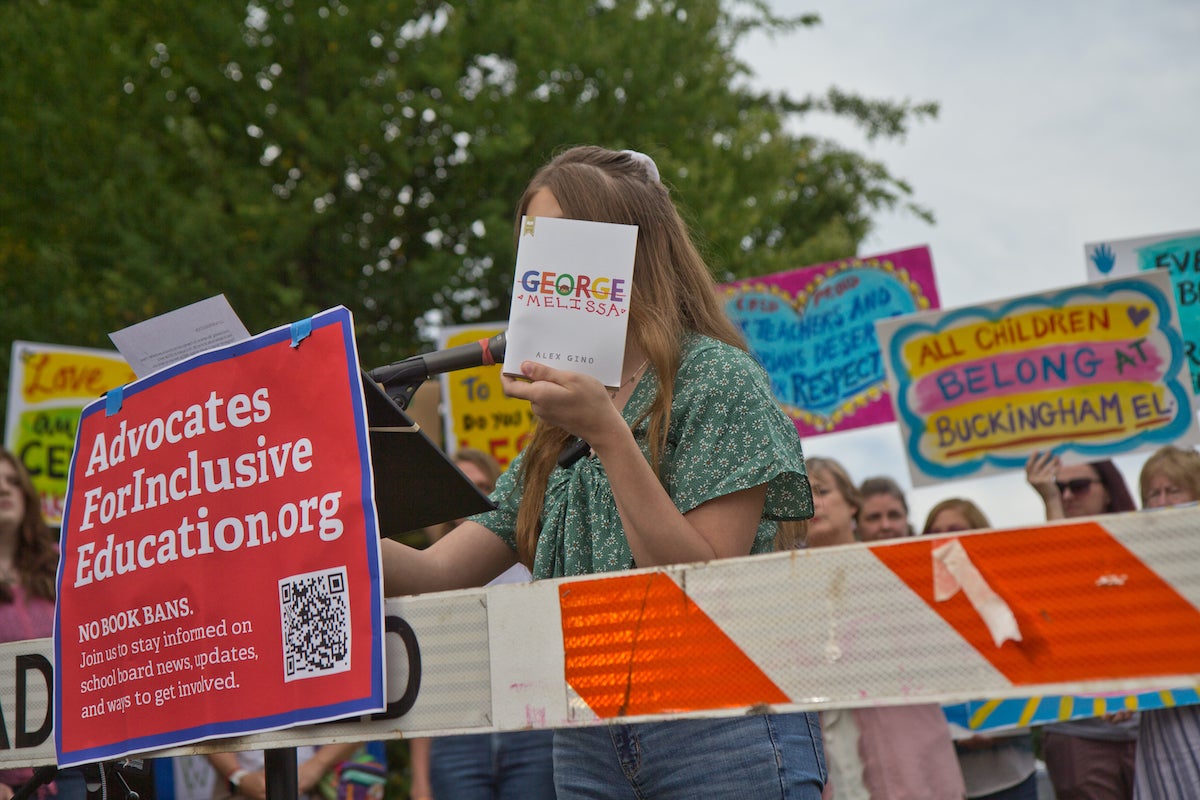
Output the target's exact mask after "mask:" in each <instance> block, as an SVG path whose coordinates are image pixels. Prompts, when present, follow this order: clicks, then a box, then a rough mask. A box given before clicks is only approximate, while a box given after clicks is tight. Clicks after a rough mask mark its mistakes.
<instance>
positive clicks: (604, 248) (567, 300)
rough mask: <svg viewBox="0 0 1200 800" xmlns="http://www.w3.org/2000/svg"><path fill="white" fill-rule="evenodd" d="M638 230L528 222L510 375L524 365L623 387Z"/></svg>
mask: <svg viewBox="0 0 1200 800" xmlns="http://www.w3.org/2000/svg"><path fill="white" fill-rule="evenodd" d="M636 248H637V226H636V225H616V224H613V223H608V222H590V221H585V220H576V219H559V218H557V217H525V218H523V219H522V220H521V236H520V239H519V241H518V243H517V268H516V271H515V274H514V278H513V293H512V308H511V310H510V312H509V316H508V343H507V346H506V348H505V352H504V371H505V373H507V374H510V375H519V374H520V372H521V362H522V361H537V362H539V363H542V364H547V365H549V366H551V367H555V368H557V369H569V370H572V371H574V372H581V373H583V374H585V375H591V376H592V377H594V378H596V379H597V380H599V381H600V382H601V383H603V384H604V385H605V386H608V387H610V388H614V387H616V386H618V385H620V383H621V366H622V361H623V359H624V357H625V331H626V328H627V325H628V322H629V295H630V291H631V289H632V287H633V261H634V253H635V251H636Z"/></svg>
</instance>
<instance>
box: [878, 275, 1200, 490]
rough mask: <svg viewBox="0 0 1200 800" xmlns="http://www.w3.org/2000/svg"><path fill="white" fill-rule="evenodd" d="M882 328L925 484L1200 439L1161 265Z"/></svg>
mask: <svg viewBox="0 0 1200 800" xmlns="http://www.w3.org/2000/svg"><path fill="white" fill-rule="evenodd" d="M876 330H877V331H878V334H879V341H880V345H881V347H882V348H883V355H884V362H885V364H886V366H887V370H888V375H889V378H890V380H891V381H892V385H893V393H892V401H893V403H894V404H895V407H896V418H897V420H898V421H899V423H900V428H901V433H902V435H903V437H904V441H905V444H906V447H907V450H908V456H909V459H910V465H909V466H910V468H911V470H912V478H913V484H914V485H916V486H920V485H928V484H932V483H935V482H937V481H941V480H946V479H953V478H966V477H978V476H982V475H987V474H992V473H996V472H1000V471H1003V470H1010V469H1018V468H1021V467H1023V466H1024V464H1025V461H1026V459H1027V458H1028V456H1029V455H1030V453H1032V452H1033V451H1035V450H1052V451H1053V452H1055V453H1058V454H1060V455H1063V456H1065V457H1066V458H1067V459H1074V460H1076V461H1090V460H1093V459H1099V458H1108V457H1111V456H1115V455H1119V454H1121V453H1128V452H1132V451H1136V450H1142V449H1149V448H1153V447H1158V446H1161V445H1163V444H1168V443H1177V444H1188V443H1195V442H1197V441H1200V436H1198V435H1197V430H1196V424H1195V414H1194V413H1193V412H1192V393H1191V380H1190V379H1189V377H1188V373H1187V366H1186V364H1185V359H1184V345H1183V339H1182V337H1181V335H1180V332H1179V321H1178V318H1177V317H1176V316H1175V309H1174V305H1173V304H1172V302H1171V286H1170V280H1169V277H1168V276H1167V275H1166V274H1165V273H1163V272H1148V273H1144V274H1142V275H1139V276H1137V277H1135V278H1125V279H1118V280H1112V281H1105V282H1103V283H1096V284H1089V285H1085V286H1080V287H1076V288H1070V289H1065V290H1062V291H1057V292H1051V293H1049V294H1043V295H1031V296H1028V297H1021V298H1016V299H1013V300H1008V301H1002V302H997V303H993V304H989V305H985V306H969V307H964V308H959V309H955V310H953V311H947V312H940V313H927V314H915V315H911V316H908V317H901V318H897V319H888V320H882V321H880V322H878V323H876Z"/></svg>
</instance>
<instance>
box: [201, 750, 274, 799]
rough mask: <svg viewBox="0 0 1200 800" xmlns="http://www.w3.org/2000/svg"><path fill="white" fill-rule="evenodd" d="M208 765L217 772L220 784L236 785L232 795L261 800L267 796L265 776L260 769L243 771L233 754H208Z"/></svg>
mask: <svg viewBox="0 0 1200 800" xmlns="http://www.w3.org/2000/svg"><path fill="white" fill-rule="evenodd" d="M206 758H208V763H210V764H212V766H213V769H215V770H216V771H217V780H218V781H220V782H221V783H222V784H226V783H229V784H236V787H234V792H233V793H234V794H238V795H243V796H245V797H254V798H258V800H263V799H264V798H266V796H267V776H266V773H265V772H263V771H262V770H261V769H258V770H248V769H244V768H243V767H242V765H241V763H240V762H239V761H238V759H237V755H236V754H235V753H209V754H208V755H207V756H206Z"/></svg>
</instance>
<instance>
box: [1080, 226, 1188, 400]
mask: <svg viewBox="0 0 1200 800" xmlns="http://www.w3.org/2000/svg"><path fill="white" fill-rule="evenodd" d="M1084 256H1085V258H1086V261H1087V271H1088V279H1089V280H1093V281H1096V280H1106V279H1108V278H1116V277H1120V276H1122V275H1136V274H1138V273H1139V272H1145V271H1147V270H1153V269H1161V270H1165V271H1166V272H1167V274H1168V275H1170V276H1171V289H1172V291H1173V293H1174V295H1175V310H1176V312H1177V313H1178V314H1179V328H1180V331H1181V332H1182V333H1183V351H1184V355H1185V356H1186V358H1187V362H1188V369H1189V371H1190V374H1191V378H1192V394H1193V396H1200V230H1191V231H1180V232H1177V233H1162V234H1158V235H1156V236H1140V237H1138V238H1136V239H1120V240H1117V241H1111V242H1092V243H1090V244H1087V245H1084Z"/></svg>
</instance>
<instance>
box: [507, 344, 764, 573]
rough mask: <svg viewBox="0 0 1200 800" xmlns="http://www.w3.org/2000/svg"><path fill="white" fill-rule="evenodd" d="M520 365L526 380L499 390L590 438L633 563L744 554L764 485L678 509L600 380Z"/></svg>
mask: <svg viewBox="0 0 1200 800" xmlns="http://www.w3.org/2000/svg"><path fill="white" fill-rule="evenodd" d="M521 371H522V374H523V375H524V376H525V377H526V378H528V379H529V382H525V381H520V380H516V379H513V378H509V377H504V378H502V380H503V382H504V391H505V393H506V394H507V395H508V396H510V397H517V398H521V399H524V400H529V401H530V408H531V410H532V411H533V413H534V414H535V415H537V417H538V418H539V419H543V420H545V421H547V422H549V423H550V424H552V425H557V426H558V427H561V428H563V429H565V430H567V431H570V432H571V433H573V434H574V435H576V436H578V437H579V438H581V439H583V440H584V441H586V442H587V443H588V444H590V445H591V447H592V450H593V451H594V452H595V453H596V455H597V457H599V459H600V461H601V463H602V464H603V465H604V471H605V473H607V475H608V480H609V484H610V485H611V486H612V492H613V498H614V500H615V501H616V505H617V513H618V514H619V515H620V517H621V523H622V525H624V527H625V536H626V538H627V539H628V541H629V549H630V552H631V553H632V554H633V558H634V562H635V563H636V564H637V565H638V566H639V567H655V566H662V565H666V564H680V563H687V562H692V561H709V560H711V559H715V558H727V557H730V556H744V555H747V554H749V552H750V548H751V547H752V545H753V543H754V536H755V533H756V532H757V530H758V523H759V520H760V519H761V518H762V511H763V504H764V502H765V499H766V494H767V487H766V485H765V484H763V485H760V486H754V487H751V488H748V489H743V490H741V491H736V492H732V493H731V494H727V495H724V496H722V497H717V498H714V499H712V500H709V501H708V502H706V503H702V504H701V505H699V506H697V507H696V508H694V509H692V510H691V511H689V512H687V513H686V514H681V513H680V512H679V509H677V508H676V507H675V504H674V502H673V501H672V500H671V497H670V496H669V495H668V494H667V491H666V489H664V488H663V486H662V484H661V483H660V482H659V481H658V479H657V478H656V477H655V475H654V471H653V470H652V469H651V468H650V464H649V463H648V462H647V461H646V458H645V456H644V455H643V454H642V451H641V449H640V448H639V447H638V445H637V442H636V441H635V440H634V438H633V432H632V431H631V430H630V429H629V426H628V425H627V424H626V423H625V420H624V419H623V418H622V417H621V414H620V412H619V411H618V410H617V408H616V406H615V405H613V403H612V398H611V397H610V396H609V394H608V391H607V390H606V389H605V388H604V386H603V385H602V384H601V383H600V382H599V381H597V380H596V379H595V378H592V377H590V376H586V375H581V374H579V373H575V372H569V371H566V370H558V369H554V368H553V367H548V366H546V365H544V364H538V363H535V362H531V361H527V362H525V363H523V364H522V365H521Z"/></svg>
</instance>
